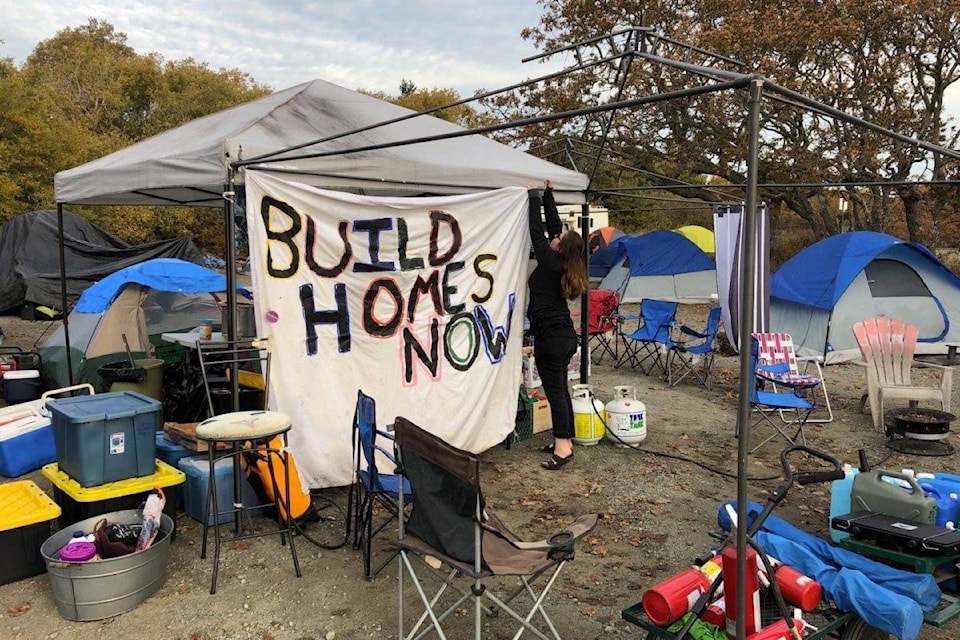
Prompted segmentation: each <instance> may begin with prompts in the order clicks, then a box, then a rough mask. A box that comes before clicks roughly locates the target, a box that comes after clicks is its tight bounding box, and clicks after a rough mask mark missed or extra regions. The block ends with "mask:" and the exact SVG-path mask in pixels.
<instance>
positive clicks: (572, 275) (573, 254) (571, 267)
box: [558, 231, 587, 300]
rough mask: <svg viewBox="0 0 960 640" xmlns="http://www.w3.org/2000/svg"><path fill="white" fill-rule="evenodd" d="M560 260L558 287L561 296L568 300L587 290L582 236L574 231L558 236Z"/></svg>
mask: <svg viewBox="0 0 960 640" xmlns="http://www.w3.org/2000/svg"><path fill="white" fill-rule="evenodd" d="M558 250H559V253H560V262H561V263H562V264H563V275H562V276H560V287H561V289H562V291H563V297H564V298H567V299H568V300H573V299H574V298H576V297H578V296H581V295H583V292H584V291H586V290H587V266H586V265H585V264H584V260H583V237H582V236H581V235H580V234H579V233H577V232H576V231H567V232H566V233H565V234H563V236H562V237H561V238H560V246H559V247H558Z"/></svg>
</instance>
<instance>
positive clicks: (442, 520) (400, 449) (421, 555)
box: [394, 417, 600, 640]
mask: <svg viewBox="0 0 960 640" xmlns="http://www.w3.org/2000/svg"><path fill="white" fill-rule="evenodd" d="M394 427H395V436H396V445H397V446H396V448H397V463H398V465H399V469H400V472H401V473H402V474H403V475H404V476H405V477H406V478H407V479H408V480H409V481H410V485H411V488H412V489H413V508H412V510H411V511H410V516H409V518H408V519H407V521H406V522H404V519H403V518H402V517H401V518H398V522H399V529H400V540H399V547H400V560H401V562H400V566H399V569H398V574H399V598H400V602H399V613H400V615H399V621H400V622H399V626H400V628H399V633H398V637H399V638H402V639H404V640H409V639H410V638H414V637H417V638H420V637H424V636H426V635H428V634H429V633H430V632H431V631H433V632H435V633H436V635H437V636H438V637H439V638H440V640H445V639H446V638H447V635H446V633H445V631H444V629H443V628H442V627H441V622H443V621H444V620H445V619H446V618H448V617H449V616H450V614H452V613H453V612H454V611H456V610H457V609H458V608H460V607H461V606H462V605H464V604H465V603H467V602H468V601H471V600H472V601H473V605H474V606H473V607H472V608H473V612H474V620H473V637H475V638H480V637H481V636H480V630H481V625H480V621H481V615H480V614H481V612H483V611H487V612H488V613H490V612H491V611H492V610H493V609H495V610H497V611H503V612H505V613H506V614H507V615H509V616H510V618H512V619H513V620H515V621H516V622H518V623H519V624H520V625H521V627H520V628H519V629H518V630H517V633H516V635H515V636H514V637H518V636H519V635H520V634H521V633H523V632H524V631H529V632H530V633H531V634H532V635H534V636H536V637H537V638H541V639H542V640H550V638H551V637H552V638H554V640H560V634H559V633H558V631H557V628H556V627H555V626H554V624H553V622H552V621H551V620H550V617H549V616H548V615H547V612H546V611H545V610H544V607H543V602H544V599H545V598H546V596H547V593H548V591H549V590H550V588H551V587H552V586H553V584H554V583H555V581H556V579H557V577H558V575H559V574H560V570H561V569H563V567H564V565H566V563H567V562H569V561H571V560H573V558H574V547H575V545H576V542H577V541H578V540H579V539H580V538H582V537H583V536H585V535H586V534H587V533H589V532H590V531H592V530H593V529H594V527H596V524H597V520H598V519H599V518H600V514H590V515H585V516H581V517H580V518H578V519H577V520H576V521H575V522H573V523H572V524H571V525H570V526H569V527H567V528H566V529H562V530H560V531H557V532H556V533H554V534H552V535H550V536H548V537H547V538H545V539H543V540H539V541H536V542H524V541H521V540H520V539H519V538H517V536H515V535H514V534H513V533H512V532H510V530H508V529H507V527H506V526H505V525H504V524H503V522H502V521H501V520H500V519H499V518H497V516H495V515H494V514H492V513H490V512H488V511H487V510H486V509H485V505H484V500H483V495H482V492H481V490H480V458H479V456H477V455H476V454H473V453H469V452H467V451H462V450H460V449H457V448H455V447H453V446H451V445H449V444H447V443H446V442H444V441H443V440H441V439H440V438H438V437H437V436H434V435H432V434H430V433H427V432H426V431H424V430H423V429H421V428H420V427H418V426H417V425H415V424H413V423H412V422H410V421H409V420H407V419H405V418H402V417H398V418H397V419H396V421H395V422H394ZM400 507H401V509H400V513H403V494H401V502H400ZM416 559H419V560H420V561H422V563H421V562H417V568H415V567H414V560H416ZM444 566H445V567H446V569H447V571H448V572H447V573H443V572H441V571H440V568H441V567H444ZM418 570H419V571H420V573H418ZM408 575H409V580H410V582H412V584H413V586H414V587H415V589H416V591H417V593H418V595H419V596H420V600H421V602H422V604H423V606H424V612H423V614H422V615H420V617H419V619H418V620H417V622H416V623H414V624H413V625H412V628H411V629H410V631H409V632H405V630H404V626H405V624H406V623H405V606H406V604H407V603H405V602H404V583H405V581H406V579H407V576H408ZM421 576H424V577H433V578H439V580H440V581H441V582H442V584H441V585H440V588H439V591H438V592H437V594H436V595H435V596H433V597H432V598H431V597H428V596H427V593H426V592H425V591H424V584H423V582H422V581H421ZM461 576H462V577H466V578H469V579H470V580H471V584H470V585H469V587H468V588H466V589H463V588H460V585H459V584H458V581H457V578H458V577H461ZM500 576H515V577H516V578H517V579H518V580H519V582H520V585H519V586H518V587H517V588H516V589H515V590H514V591H513V592H511V593H510V594H509V595H507V596H505V597H503V598H501V597H499V596H497V595H496V594H495V593H494V590H493V589H492V588H491V586H497V585H496V583H495V582H494V579H495V578H498V577H500ZM540 577H543V578H545V582H544V583H543V588H542V590H541V591H540V592H539V593H537V592H536V591H535V590H534V588H533V586H532V585H533V584H534V583H535V582H538V578H540ZM448 589H450V590H451V591H453V592H455V593H456V594H459V597H458V598H457V599H456V600H455V602H453V603H450V604H448V603H447V601H448V600H450V598H443V596H444V595H446V593H447V590H448ZM521 594H526V595H527V596H528V597H529V599H530V602H531V603H532V606H531V608H530V609H529V612H528V613H526V614H522V613H520V612H518V611H516V610H515V609H514V608H511V604H512V603H513V602H514V600H515V599H516V598H517V596H519V595H521ZM487 604H489V607H488V606H487ZM441 608H442V609H441ZM534 616H539V617H538V619H537V620H536V622H538V623H539V622H541V619H542V623H543V626H545V627H546V632H548V633H550V635H549V636H548V635H546V633H545V632H544V631H543V630H541V629H540V628H538V626H536V625H535V624H534ZM454 618H456V616H454ZM428 622H429V624H428V625H427V626H426V628H423V627H424V625H425V624H426V623H428ZM450 632H451V634H452V633H454V632H453V631H450ZM456 633H457V637H464V634H463V631H462V630H459V629H458V630H457V632H456ZM498 637H500V636H498Z"/></svg>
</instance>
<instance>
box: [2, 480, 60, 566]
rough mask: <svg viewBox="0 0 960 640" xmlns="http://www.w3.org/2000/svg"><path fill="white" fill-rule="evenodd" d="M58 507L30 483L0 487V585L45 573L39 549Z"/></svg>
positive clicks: (25, 481) (55, 517)
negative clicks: (0, 559) (0, 560)
mask: <svg viewBox="0 0 960 640" xmlns="http://www.w3.org/2000/svg"><path fill="white" fill-rule="evenodd" d="M59 515H60V507H58V506H57V505H56V504H55V503H54V502H53V500H51V499H50V498H49V496H47V494H45V493H44V492H43V491H42V490H41V489H40V487H38V486H37V485H36V484H34V483H33V482H31V481H30V480H20V481H18V482H8V483H6V484H0V558H3V561H2V562H0V584H7V583H8V582H16V581H17V580H23V579H24V578H29V577H31V576H35V575H37V574H39V573H43V572H44V571H46V563H45V562H44V560H43V556H42V555H41V554H40V546H41V545H42V544H43V541H44V540H46V539H47V537H49V536H50V525H51V523H52V522H53V521H54V520H56V519H57V517H59Z"/></svg>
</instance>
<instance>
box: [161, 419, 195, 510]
mask: <svg viewBox="0 0 960 640" xmlns="http://www.w3.org/2000/svg"><path fill="white" fill-rule="evenodd" d="M156 446H157V459H158V460H163V461H164V462H166V463H167V464H168V465H170V466H171V467H173V468H174V469H179V468H180V467H179V464H180V461H181V460H183V459H184V458H202V459H203V461H204V463H206V461H207V456H206V454H203V453H198V452H196V451H191V450H190V449H187V448H186V447H185V446H183V445H182V444H177V443H176V442H171V441H170V440H167V439H166V438H165V437H164V436H163V433H158V434H157V440H156ZM183 494H184V492H183V491H178V492H177V508H178V509H183Z"/></svg>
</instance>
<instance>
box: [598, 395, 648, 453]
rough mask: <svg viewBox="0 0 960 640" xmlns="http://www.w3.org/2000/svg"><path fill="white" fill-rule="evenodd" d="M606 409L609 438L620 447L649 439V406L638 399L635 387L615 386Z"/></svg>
mask: <svg viewBox="0 0 960 640" xmlns="http://www.w3.org/2000/svg"><path fill="white" fill-rule="evenodd" d="M606 409H607V440H609V441H610V442H612V443H613V444H615V445H617V446H618V447H629V446H631V445H635V444H640V443H641V442H643V441H644V440H646V439H647V407H646V405H644V404H643V403H642V402H640V401H639V400H637V391H636V389H635V388H634V387H631V386H629V385H620V386H616V387H614V388H613V400H611V401H610V402H608V403H607V407H606Z"/></svg>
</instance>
